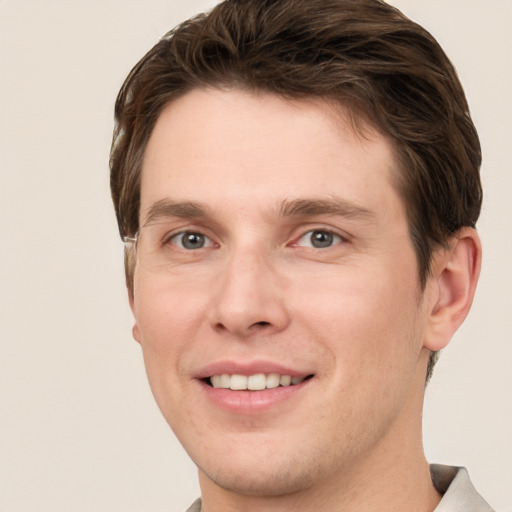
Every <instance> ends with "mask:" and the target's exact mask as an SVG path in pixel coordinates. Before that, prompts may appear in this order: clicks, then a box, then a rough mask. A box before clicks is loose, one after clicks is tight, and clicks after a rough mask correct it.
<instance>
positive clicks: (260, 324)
mask: <svg viewBox="0 0 512 512" xmlns="http://www.w3.org/2000/svg"><path fill="white" fill-rule="evenodd" d="M253 325H258V326H261V327H266V326H267V325H270V322H256V323H254V324H253Z"/></svg>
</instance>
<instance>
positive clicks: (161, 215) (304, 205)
mask: <svg viewBox="0 0 512 512" xmlns="http://www.w3.org/2000/svg"><path fill="white" fill-rule="evenodd" d="M317 215H333V216H340V217H345V218H348V219H361V220H363V221H372V220H375V213H374V212H372V211H371V210H369V209H367V208H364V207H362V206H360V205H357V204H355V203H353V202H351V201H347V200H346V199H341V198H339V197H330V198H322V199H317V198H312V199H307V198H306V199H292V200H288V199H285V200H284V201H282V202H281V204H280V205H279V208H278V216H279V217H314V216H317ZM172 217H176V218H183V219H207V218H212V217H213V215H212V213H211V210H210V208H209V207H208V206H207V205H205V204H204V203H200V202H195V201H174V200H172V199H168V198H166V199H161V200H159V201H157V202H155V203H153V204H152V205H151V207H150V208H149V209H148V213H147V215H146V219H145V222H144V225H147V224H151V223H153V222H158V221H160V220H163V219H166V218H172Z"/></svg>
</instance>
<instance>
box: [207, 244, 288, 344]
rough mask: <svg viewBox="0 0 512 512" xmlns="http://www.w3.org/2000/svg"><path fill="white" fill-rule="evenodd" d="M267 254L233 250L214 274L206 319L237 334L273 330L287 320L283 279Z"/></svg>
mask: <svg viewBox="0 0 512 512" xmlns="http://www.w3.org/2000/svg"><path fill="white" fill-rule="evenodd" d="M269 260H270V258H268V257H266V256H265V255H262V254H261V251H260V252H257V251H255V250H251V249H246V250H237V251H233V253H232V254H231V255H230V257H229V260H228V261H227V262H226V263H225V265H224V267H223V269H222V270H221V271H220V272H219V274H218V276H217V277H216V290H215V291H216V293H214V294H212V295H213V301H212V307H211V313H210V314H211V317H210V323H211V325H212V327H213V328H214V329H215V330H216V331H218V332H224V333H229V334H231V335H234V336H236V337H238V338H249V337H251V336H253V335H255V334H266V335H270V334H275V333H277V332H280V331H282V330H284V329H285V328H286V327H287V325H288V324H289V321H290V319H289V313H288V311H287V309H286V305H285V292H286V283H285V281H284V279H283V277H282V276H279V273H278V272H277V271H276V269H275V267H274V266H273V265H271V263H270V261H269Z"/></svg>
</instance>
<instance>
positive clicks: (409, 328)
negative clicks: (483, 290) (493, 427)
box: [131, 90, 480, 512]
mask: <svg viewBox="0 0 512 512" xmlns="http://www.w3.org/2000/svg"><path fill="white" fill-rule="evenodd" d="M350 126H351V125H350V123H348V122H347V120H346V118H345V117H344V115H343V112H340V110H339V109H337V110H336V111H335V110H334V109H333V107H332V106H330V105H328V104H327V103H326V102H323V101H322V100H320V99H316V100H307V101H306V100H300V101H290V100H284V99H282V98H279V97H276V96H273V95H268V94H260V95H255V94H250V93H247V92H241V91H237V90H231V91H220V90H194V91H191V92H189V93H188V94H187V95H185V96H183V97H182V98H180V99H178V100H176V101H174V102H172V103H171V104H169V105H168V106H167V107H166V108H165V110H164V111H163V112H162V114H161V115H160V117H159V119H158V121H157V123H156V126H155V129H154V132H153V134H152V136H151V138H150V141H149V144H148V147H147V151H146V155H145V160H144V165H143V172H142V185H141V210H140V211H141V213H140V215H141V218H140V222H141V226H146V227H143V228H142V230H141V233H144V231H145V230H146V233H149V232H151V230H152V229H153V230H154V229H155V228H154V226H155V225H162V223H164V224H165V229H167V230H172V233H181V232H183V231H192V232H199V233H202V234H204V235H206V236H207V238H206V239H205V240H206V242H207V243H206V246H205V247H202V248H200V249H193V250H192V249H186V248H184V247H183V246H182V245H180V238H179V237H174V238H173V239H172V240H171V242H170V243H169V244H168V245H167V246H166V249H165V251H166V252H165V254H166V259H165V264H163V263H162V262H161V261H160V264H159V265H156V264H155V263H154V262H153V266H151V265H149V264H148V263H147V261H148V260H144V259H143V258H142V257H140V259H139V261H138V262H137V265H136V268H135V275H134V290H133V295H132V297H131V306H132V309H133V313H134V317H135V326H134V331H133V332H134V337H135V339H136V340H137V341H138V342H139V343H140V344H141V346H142V349H143V354H144V360H145V365H146V370H147V374H148V378H149V382H150V385H151V388H152V391H153V394H154V396H155V398H156V401H157V403H158V405H159V407H160V409H161V411H162V413H163V415H164V416H165V418H166V420H167V422H168V423H169V425H170V426H171V427H172V429H173V430H174V432H175V434H176V435H177V437H178V438H179V440H180V442H181V443H182V444H183V446H184V447H185V449H186V450H187V451H188V453H189V455H190V456H191V458H192V459H193V460H194V462H195V463H196V465H197V466H198V469H199V478H200V484H201V491H202V496H203V506H204V510H205V511H206V512H215V511H220V510H223V511H226V510H244V511H251V510H266V511H272V510H276V511H277V510H280V511H284V510H299V509H300V510H304V511H308V510H315V511H322V510H329V511H333V510H334V511H341V510H351V511H357V510H361V511H363V510H365V511H371V510H379V511H382V510H394V511H397V510H398V511H400V510H424V511H427V510H433V509H434V508H435V506H436V504H437V503H438V501H439V499H440V497H439V495H438V494H437V492H436V491H435V489H434V488H433V486H432V483H431V480H430V476H429V470H428V465H427V463H426V460H425V457H424V455H423V449H422V443H421V411H422V403H423V394H424V386H425V371H426V365H427V361H428V357H429V354H430V351H431V350H438V349H440V348H442V347H444V346H445V345H446V344H447V343H448V341H449V339H450V337H451V335H452V334H453V332H454V331H455V330H456V329H457V327H458V326H459V325H460V323H461V322H462V320H463V319H464V317H465V315H466V313H467V311H468V310H469V307H470V304H471V300H472V297H473V293H474V288H475V285H476V280H477V277H478V271H479V265H480V245H479V240H478V237H477V235H476V233H475V232H474V231H473V230H471V229H464V230H462V231H461V232H460V233H459V234H458V235H457V236H456V237H454V238H453V239H452V240H451V241H450V245H449V248H448V249H447V250H439V251H438V252H437V253H436V254H435V258H434V262H433V267H432V275H431V276H430V278H429V279H428V282H427V286H426V288H425V290H421V289H420V287H419V282H418V267H417V261H416V257H415V254H414V250H413V247H412V244H411V241H410V238H409V233H408V228H407V220H406V215H405V211H404V208H403V204H402V201H401V200H400V198H399V197H398V195H397V193H396V191H395V189H394V188H393V186H392V175H393V173H395V172H397V164H396V161H395V157H394V153H393V148H392V145H391V143H390V141H389V140H388V139H387V138H386V137H385V136H384V135H382V134H381V133H379V132H378V131H376V130H375V129H373V128H372V127H371V126H364V136H361V135H358V134H356V133H354V131H353V130H352V128H351V127H350ZM297 201H303V203H304V201H309V202H310V203H311V202H312V204H314V205H315V208H313V209H312V210H311V209H310V210H311V211H309V212H307V211H304V208H302V209H301V208H295V212H290V211H287V212H286V214H283V207H282V205H283V204H290V203H291V204H293V205H295V206H296V205H297V204H298V203H297ZM169 202H172V203H173V204H175V203H187V204H188V202H194V204H200V205H201V206H202V207H203V209H204V210H205V211H204V212H203V214H202V215H201V216H198V215H196V214H194V215H190V214H191V213H193V212H190V211H186V208H185V209H184V210H183V209H182V211H181V213H180V214H179V215H176V208H174V207H171V208H170V209H169V208H167V210H166V208H165V207H164V208H163V209H162V208H160V209H159V208H157V207H155V205H160V206H161V205H162V204H168V203H169ZM326 202H331V203H333V202H335V203H336V204H340V203H342V204H343V205H344V211H335V212H334V211H322V208H319V207H318V205H319V204H320V205H321V204H323V203H326ZM303 203H300V204H303ZM310 203H308V204H310ZM347 205H348V206H349V208H348V209H347ZM285 209H286V208H285ZM189 210H190V208H189ZM288 210H290V208H288ZM297 210H298V211H297ZM171 211H172V213H174V215H169V213H170V212H171ZM354 212H355V213H354ZM348 213H350V214H348ZM151 225H153V227H152V228H151V227H150V226H151ZM312 230H317V231H322V233H324V232H326V231H327V232H332V233H334V234H335V236H334V237H333V243H332V245H330V246H328V247H324V248H317V247H314V246H313V245H312V243H311V236H310V235H311V231H312ZM141 236H147V239H149V238H150V237H149V235H141ZM142 245H143V244H142V242H141V247H142ZM144 261H145V262H146V263H144ZM225 361H229V362H235V363H236V364H251V363H252V362H254V361H265V362H270V363H271V364H274V363H275V364H280V365H285V366H286V367H287V368H291V369H293V370H294V371H297V372H298V373H300V374H301V375H306V374H307V375H313V377H312V378H311V379H309V380H308V381H307V382H305V383H304V384H303V385H302V387H301V388H300V389H299V388H297V389H298V390H297V391H296V392H295V393H293V394H290V396H288V397H287V398H286V399H285V400H282V401H281V402H280V403H279V405H278V406H272V404H270V406H265V407H263V408H262V409H261V410H258V411H257V412H255V411H254V410H252V409H251V408H250V407H249V409H248V410H244V411H236V410H231V409H226V408H223V407H219V405H218V404H217V403H214V402H212V400H211V399H210V398H211V397H210V396H209V395H208V393H207V392H205V389H206V386H205V383H204V381H202V380H200V379H199V378H198V376H199V375H202V374H201V372H202V371H203V370H204V369H205V368H206V367H207V366H208V365H211V364H215V363H219V362H220V363H221V364H223V363H222V362H225ZM209 389H211V388H209ZM242 393H247V392H242Z"/></svg>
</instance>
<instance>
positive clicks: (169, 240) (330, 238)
mask: <svg viewBox="0 0 512 512" xmlns="http://www.w3.org/2000/svg"><path fill="white" fill-rule="evenodd" d="M314 233H317V234H321V235H327V243H329V242H331V243H330V244H329V245H326V246H324V247H314V245H313V242H312V243H311V245H309V246H307V247H308V248H313V249H328V248H331V247H333V246H335V245H339V244H343V243H346V242H347V241H348V240H347V237H345V236H342V235H340V234H338V233H336V232H334V231H332V230H330V229H324V228H314V229H309V230H307V231H305V232H303V233H302V234H301V235H300V236H299V237H298V238H296V239H295V241H294V242H292V243H291V244H288V245H289V246H291V247H303V246H301V245H300V241H301V240H303V239H306V238H307V237H308V236H309V237H310V241H311V240H312V239H311V237H312V236H313V234H314ZM186 235H188V236H201V237H204V239H205V241H206V244H207V245H201V246H200V247H197V248H195V249H194V248H187V247H183V237H185V236H186ZM180 237H181V246H180V245H178V243H175V241H176V240H179V239H180ZM318 241H319V242H320V243H322V240H318ZM167 244H172V245H176V246H178V247H179V248H180V249H183V250H187V251H189V250H190V251H194V250H199V249H206V248H210V247H211V246H215V245H216V246H218V244H216V243H215V242H214V241H213V240H212V238H211V237H209V236H208V235H205V234H204V233H202V232H201V231H199V230H198V231H194V230H187V231H181V232H179V233H173V234H170V235H168V236H166V237H165V238H164V239H163V242H162V245H167Z"/></svg>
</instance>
